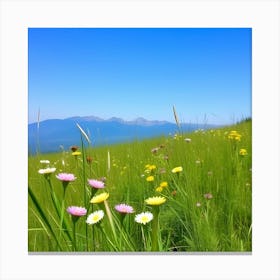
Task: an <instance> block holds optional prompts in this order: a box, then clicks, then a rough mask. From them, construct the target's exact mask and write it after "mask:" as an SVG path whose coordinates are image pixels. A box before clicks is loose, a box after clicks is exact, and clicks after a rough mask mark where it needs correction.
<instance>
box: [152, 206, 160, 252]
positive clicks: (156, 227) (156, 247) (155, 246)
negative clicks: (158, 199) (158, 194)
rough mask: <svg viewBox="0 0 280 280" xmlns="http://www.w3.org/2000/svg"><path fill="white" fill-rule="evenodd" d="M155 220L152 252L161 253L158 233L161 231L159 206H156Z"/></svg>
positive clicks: (153, 222) (153, 223) (153, 221)
mask: <svg viewBox="0 0 280 280" xmlns="http://www.w3.org/2000/svg"><path fill="white" fill-rule="evenodd" d="M153 214H154V219H153V220H152V251H159V244H158V231H159V220H158V217H159V206H154V211H153Z"/></svg>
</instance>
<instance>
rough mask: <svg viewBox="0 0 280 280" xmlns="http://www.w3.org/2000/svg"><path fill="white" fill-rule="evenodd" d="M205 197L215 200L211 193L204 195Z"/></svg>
mask: <svg viewBox="0 0 280 280" xmlns="http://www.w3.org/2000/svg"><path fill="white" fill-rule="evenodd" d="M204 197H205V198H206V199H211V198H213V195H212V194H211V193H206V194H204Z"/></svg>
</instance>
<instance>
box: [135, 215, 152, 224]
mask: <svg viewBox="0 0 280 280" xmlns="http://www.w3.org/2000/svg"><path fill="white" fill-rule="evenodd" d="M153 218H154V216H153V214H152V213H151V212H142V213H140V214H137V215H136V216H135V222H136V223H139V224H143V225H145V224H147V223H149V222H150V221H151V220H152V219H153Z"/></svg>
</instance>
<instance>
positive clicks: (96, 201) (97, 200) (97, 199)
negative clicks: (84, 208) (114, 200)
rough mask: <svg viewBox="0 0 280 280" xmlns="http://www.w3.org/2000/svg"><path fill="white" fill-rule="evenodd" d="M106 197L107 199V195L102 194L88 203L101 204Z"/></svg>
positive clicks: (105, 193)
mask: <svg viewBox="0 0 280 280" xmlns="http://www.w3.org/2000/svg"><path fill="white" fill-rule="evenodd" d="M108 197H109V193H107V192H104V193H101V194H99V195H96V196H94V197H93V198H92V199H91V200H90V203H101V202H104V201H105V200H106V199H107V198H108Z"/></svg>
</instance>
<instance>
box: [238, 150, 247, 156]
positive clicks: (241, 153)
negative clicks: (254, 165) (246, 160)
mask: <svg viewBox="0 0 280 280" xmlns="http://www.w3.org/2000/svg"><path fill="white" fill-rule="evenodd" d="M239 154H240V155H241V156H246V155H248V153H247V150H246V149H240V151H239Z"/></svg>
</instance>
